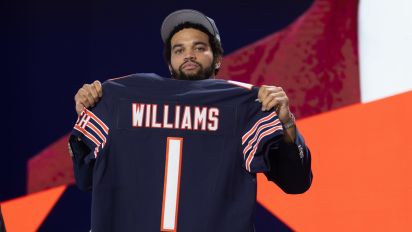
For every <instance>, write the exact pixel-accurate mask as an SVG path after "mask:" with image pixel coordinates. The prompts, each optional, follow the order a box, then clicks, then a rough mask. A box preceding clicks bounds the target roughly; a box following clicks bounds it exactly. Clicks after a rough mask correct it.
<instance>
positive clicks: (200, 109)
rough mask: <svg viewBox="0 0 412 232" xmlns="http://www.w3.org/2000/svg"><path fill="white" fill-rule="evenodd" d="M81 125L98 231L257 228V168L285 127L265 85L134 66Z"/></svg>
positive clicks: (107, 88) (263, 167)
mask: <svg viewBox="0 0 412 232" xmlns="http://www.w3.org/2000/svg"><path fill="white" fill-rule="evenodd" d="M103 92H104V95H103V97H102V99H101V100H100V102H99V103H98V104H97V105H96V107H94V108H93V109H91V110H87V109H84V111H83V112H82V114H81V115H80V116H79V118H78V120H77V122H76V124H75V126H74V129H73V132H72V134H73V135H74V136H78V137H80V138H81V139H82V140H83V141H84V143H86V145H87V146H88V147H89V148H90V149H91V151H92V152H91V153H90V154H89V155H88V156H87V157H86V158H85V159H88V160H89V161H92V162H94V166H93V177H92V219H91V225H92V231H93V232H101V231H183V232H184V231H253V220H254V208H255V204H256V173H258V172H266V171H268V169H269V167H268V164H267V157H266V156H267V148H268V146H269V145H270V144H272V143H277V142H278V141H279V139H280V138H281V136H282V133H283V129H282V124H281V123H280V121H279V119H278V116H277V114H276V112H275V111H269V112H264V111H262V110H261V104H260V103H259V102H257V101H256V99H257V93H258V88H257V87H254V86H252V85H249V84H245V83H240V82H234V81H226V80H218V79H207V80H199V81H183V80H174V79H169V78H163V77H160V76H158V75H155V74H133V75H129V76H126V77H123V78H118V79H111V80H108V81H106V82H104V83H103Z"/></svg>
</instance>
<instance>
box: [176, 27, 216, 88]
mask: <svg viewBox="0 0 412 232" xmlns="http://www.w3.org/2000/svg"><path fill="white" fill-rule="evenodd" d="M170 43H171V53H172V54H171V60H170V69H171V71H172V74H173V76H174V77H175V78H176V79H179V80H203V79H208V78H210V77H213V76H214V70H215V67H214V66H215V64H214V60H213V52H212V49H211V47H210V44H209V37H208V35H207V34H206V33H204V32H202V31H199V30H196V29H193V28H185V29H183V30H181V31H178V32H177V33H176V34H174V35H173V37H172V39H171V41H170Z"/></svg>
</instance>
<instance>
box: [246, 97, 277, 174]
mask: <svg viewBox="0 0 412 232" xmlns="http://www.w3.org/2000/svg"><path fill="white" fill-rule="evenodd" d="M248 106H249V107H248V109H247V113H246V114H247V118H246V119H245V122H244V125H245V126H244V127H243V130H242V132H241V135H242V141H241V142H242V148H241V149H242V153H243V161H244V162H243V166H244V168H245V169H246V170H247V171H248V172H251V173H257V172H267V171H268V170H269V165H268V163H267V159H266V154H267V152H268V147H269V145H272V144H273V143H278V141H279V139H280V138H281V137H282V135H283V127H282V124H281V122H280V120H279V118H278V115H277V113H276V111H274V110H273V111H262V110H261V107H262V105H261V103H260V102H257V101H254V102H251V103H250V104H248Z"/></svg>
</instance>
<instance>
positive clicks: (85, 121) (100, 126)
mask: <svg viewBox="0 0 412 232" xmlns="http://www.w3.org/2000/svg"><path fill="white" fill-rule="evenodd" d="M105 86H106V85H105V84H103V92H104V95H103V97H102V98H101V99H100V101H99V102H98V103H97V104H96V106H95V107H94V108H92V109H86V108H84V109H83V111H82V113H81V114H80V115H79V117H78V118H77V121H76V123H75V124H74V127H73V130H72V135H73V136H75V137H78V138H80V139H81V140H82V141H83V142H84V143H85V144H86V145H87V147H88V148H89V149H90V150H91V151H92V155H93V156H94V158H96V157H97V156H98V155H99V154H100V153H102V151H103V150H104V147H105V146H106V145H107V142H108V139H109V133H110V132H109V131H110V120H111V104H110V102H111V100H110V93H109V91H108V89H107V88H105Z"/></svg>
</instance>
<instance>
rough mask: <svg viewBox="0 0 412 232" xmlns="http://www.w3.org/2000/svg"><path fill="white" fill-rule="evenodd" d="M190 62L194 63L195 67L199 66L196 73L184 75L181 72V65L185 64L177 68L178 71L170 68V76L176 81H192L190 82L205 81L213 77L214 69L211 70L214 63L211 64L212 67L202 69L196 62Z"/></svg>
mask: <svg viewBox="0 0 412 232" xmlns="http://www.w3.org/2000/svg"><path fill="white" fill-rule="evenodd" d="M190 62H192V63H195V64H196V65H198V66H199V70H198V71H197V72H196V73H194V74H186V73H185V72H184V71H183V65H184V64H185V63H183V64H182V65H180V66H179V69H178V70H175V69H174V68H172V76H173V77H174V78H175V79H177V80H192V81H196V80H205V79H209V78H210V77H212V76H213V74H214V72H215V69H214V68H213V67H214V66H215V65H214V62H212V65H210V66H209V67H207V68H203V66H202V65H201V64H200V63H198V62H196V61H193V60H192V61H190Z"/></svg>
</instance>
